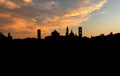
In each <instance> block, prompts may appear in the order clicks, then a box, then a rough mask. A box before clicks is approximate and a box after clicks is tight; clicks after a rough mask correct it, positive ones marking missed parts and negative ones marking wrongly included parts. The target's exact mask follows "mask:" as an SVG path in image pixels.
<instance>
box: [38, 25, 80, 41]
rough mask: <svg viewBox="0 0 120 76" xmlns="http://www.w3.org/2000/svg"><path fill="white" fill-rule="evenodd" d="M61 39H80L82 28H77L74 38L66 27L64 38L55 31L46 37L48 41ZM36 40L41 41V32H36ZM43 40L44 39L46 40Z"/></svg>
mask: <svg viewBox="0 0 120 76" xmlns="http://www.w3.org/2000/svg"><path fill="white" fill-rule="evenodd" d="M61 37H64V38H74V37H79V38H82V27H78V36H76V35H75V34H74V33H73V31H72V30H71V31H69V28H68V27H66V33H65V36H60V33H59V32H58V31H57V30H54V31H53V32H51V36H47V37H46V38H47V39H48V38H49V39H50V38H54V39H55V38H56V39H57V38H61ZM37 38H38V40H40V39H41V30H40V29H38V30H37ZM46 38H45V39H46Z"/></svg>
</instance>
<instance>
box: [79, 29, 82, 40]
mask: <svg viewBox="0 0 120 76" xmlns="http://www.w3.org/2000/svg"><path fill="white" fill-rule="evenodd" d="M78 34H79V37H80V38H82V27H79V28H78Z"/></svg>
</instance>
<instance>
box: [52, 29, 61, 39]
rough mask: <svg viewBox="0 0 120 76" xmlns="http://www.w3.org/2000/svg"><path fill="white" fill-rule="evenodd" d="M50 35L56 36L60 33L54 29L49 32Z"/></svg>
mask: <svg viewBox="0 0 120 76" xmlns="http://www.w3.org/2000/svg"><path fill="white" fill-rule="evenodd" d="M51 36H54V37H58V36H60V34H59V33H58V32H57V31H56V30H54V31H53V32H51Z"/></svg>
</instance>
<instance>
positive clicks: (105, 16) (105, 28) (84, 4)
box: [0, 0, 120, 38]
mask: <svg viewBox="0 0 120 76" xmlns="http://www.w3.org/2000/svg"><path fill="white" fill-rule="evenodd" d="M119 3H120V0H0V32H2V33H3V34H5V35H6V36H7V33H8V32H10V33H11V35H12V36H13V38H27V37H34V38H36V37H37V30H38V29H41V35H42V38H45V37H46V36H49V35H51V32H52V31H53V30H55V29H56V30H57V31H58V32H59V33H60V35H65V32H66V27H67V26H68V27H69V29H70V30H72V31H73V32H74V33H75V34H76V35H78V27H80V26H81V27H82V28H83V36H87V37H91V36H97V35H100V34H105V35H107V34H109V33H110V32H113V33H118V32H120V21H119V20H120V8H119V7H120V4H119Z"/></svg>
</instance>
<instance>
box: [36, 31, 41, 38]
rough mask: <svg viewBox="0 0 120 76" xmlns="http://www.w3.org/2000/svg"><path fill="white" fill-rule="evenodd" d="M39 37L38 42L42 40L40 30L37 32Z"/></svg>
mask: <svg viewBox="0 0 120 76" xmlns="http://www.w3.org/2000/svg"><path fill="white" fill-rule="evenodd" d="M37 36H38V40H40V39H41V30H40V29H38V31H37Z"/></svg>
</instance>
